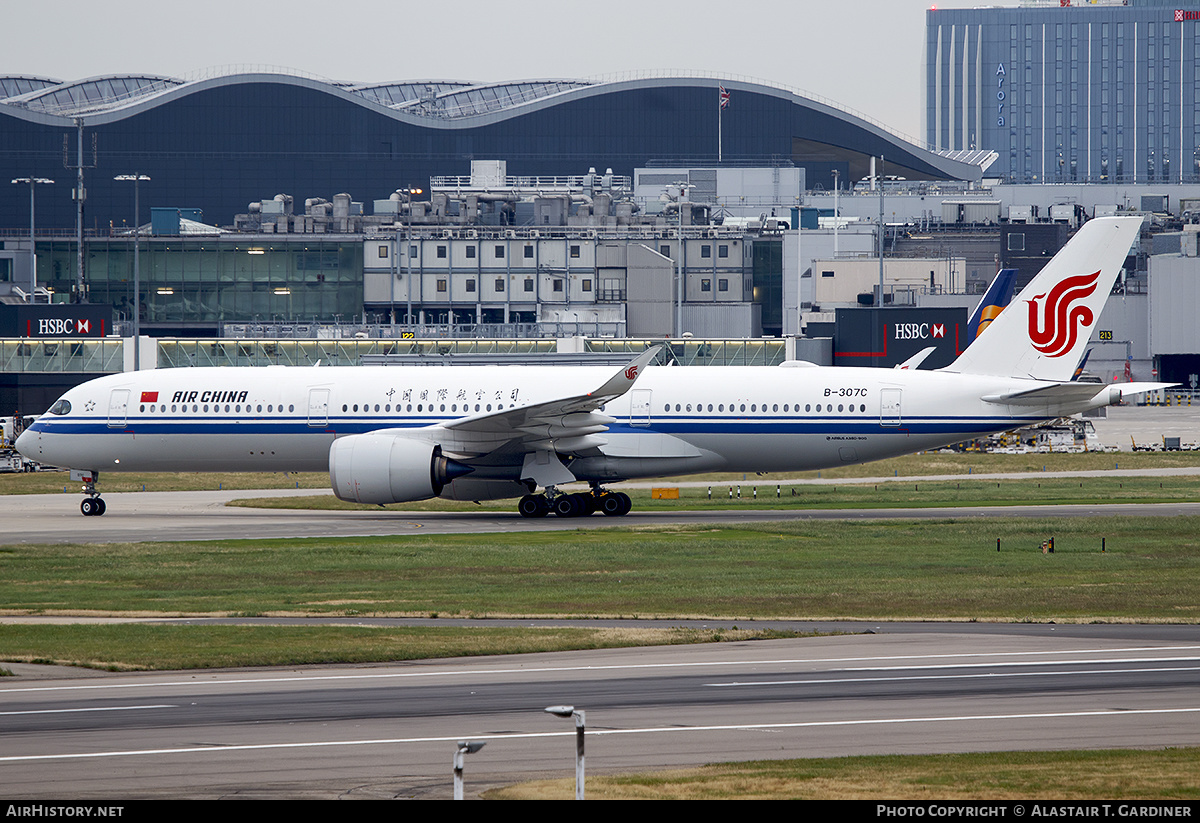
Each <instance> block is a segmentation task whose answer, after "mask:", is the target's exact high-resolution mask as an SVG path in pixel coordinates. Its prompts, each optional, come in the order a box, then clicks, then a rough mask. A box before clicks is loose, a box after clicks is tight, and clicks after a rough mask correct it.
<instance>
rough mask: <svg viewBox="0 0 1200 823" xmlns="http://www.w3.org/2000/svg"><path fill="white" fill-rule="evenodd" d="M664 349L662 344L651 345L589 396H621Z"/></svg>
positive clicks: (609, 397) (607, 397)
mask: <svg viewBox="0 0 1200 823" xmlns="http://www.w3.org/2000/svg"><path fill="white" fill-rule="evenodd" d="M661 350H662V346H651V347H650V348H648V349H646V350H645V351H644V352H642V353H641V354H639V355H638V356H637V357H635V358H633V360H631V361H630V362H629V365H627V366H623V367H622V368H621V370H620V371H618V372H617V373H616V374H614V375H613V376H612V377H610V378H609V379H608V382H606V383H605V384H604V385H603V386H601V387H600V388H598V389H596V390H595V391H593V392H590V393H589V394H588V396H589V397H597V398H600V397H603V398H605V399H607V400H611V399H612V398H614V397H620V396H621V395H623V394H624V393H625V392H627V391H629V390H630V389H631V388H633V384H634V383H635V382H637V379H638V376H639V375H640V374H641V373H642V369H644V368H645V367H646V366H648V365H649V364H650V361H651V360H653V359H654V358H655V357H657V356H658V353H659V352H660V351H661Z"/></svg>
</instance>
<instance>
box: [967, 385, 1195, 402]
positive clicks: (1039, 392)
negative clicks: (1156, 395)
mask: <svg viewBox="0 0 1200 823" xmlns="http://www.w3.org/2000/svg"><path fill="white" fill-rule="evenodd" d="M1173 385H1176V384H1174V383H1112V384H1108V385H1103V384H1100V383H1050V384H1048V385H1045V386H1039V387H1038V388H1036V389H1027V390H1025V391H1018V392H1011V393H1009V394H989V395H985V396H984V397H983V400H984V401H985V402H987V403H998V404H1001V405H1008V406H1043V405H1046V404H1052V405H1064V404H1083V405H1085V406H1090V407H1096V406H1107V405H1110V404H1112V403H1118V402H1120V401H1121V400H1122V399H1125V398H1129V397H1133V396H1134V395H1136V394H1143V393H1145V392H1148V391H1157V390H1158V389H1166V388H1169V387H1171V386H1173ZM1089 401H1093V402H1091V403H1089Z"/></svg>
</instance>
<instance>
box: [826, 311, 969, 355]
mask: <svg viewBox="0 0 1200 823" xmlns="http://www.w3.org/2000/svg"><path fill="white" fill-rule="evenodd" d="M834 311H835V320H834V323H833V326H834V328H833V364H834V365H835V366H873V367H876V368H887V369H890V368H892V367H893V366H898V365H900V364H902V363H904V362H905V361H907V360H908V359H909V358H911V357H913V356H914V355H916V354H920V353H922V352H924V350H925V349H932V350H933V351H932V352H926V353H925V354H924V355H923V357H924V360H922V361H921V366H920V367H921V368H923V369H938V368H941V367H942V366H948V365H950V364H951V363H953V362H954V358H955V357H957V356H958V354H959V350H960V349H962V348H964V347H965V345H966V344H965V340H966V337H965V332H966V328H967V310H966V309H965V308H944V307H932V306H929V307H917V306H911V307H909V306H892V307H882V308H875V307H872V308H862V309H858V308H839V309H835V310H834ZM826 333H828V332H826ZM813 336H815V335H813Z"/></svg>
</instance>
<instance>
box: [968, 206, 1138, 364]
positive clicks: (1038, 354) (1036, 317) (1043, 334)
mask: <svg viewBox="0 0 1200 823" xmlns="http://www.w3.org/2000/svg"><path fill="white" fill-rule="evenodd" d="M1141 225H1142V218H1141V217H1100V218H1097V219H1095V220H1089V221H1088V222H1087V223H1085V224H1084V225H1083V228H1081V229H1080V230H1079V231H1078V232H1077V233H1076V234H1075V236H1074V237H1073V238H1071V241H1070V242H1069V243H1067V245H1065V246H1063V247H1062V249H1061V250H1060V251H1059V252H1058V254H1056V255H1055V256H1054V258H1053V259H1052V260H1051V261H1050V262H1049V263H1047V264H1046V265H1045V267H1044V268H1043V269H1042V270H1041V272H1039V273H1038V275H1037V276H1036V277H1034V278H1033V279H1032V280H1031V281H1029V285H1027V286H1026V287H1025V288H1024V289H1023V290H1022V291H1021V293H1020V294H1019V295H1017V297H1016V299H1015V300H1014V301H1013V305H1012V306H1010V307H1009V308H1008V309H1006V310H1005V311H1003V312H1001V313H1000V315H999V316H998V317H997V318H996V319H995V320H993V321H992V323H991V325H990V326H988V328H987V334H982V335H980V336H979V337H978V338H976V339H975V340H974V341H973V342H972V343H971V345H969V346H967V350H966V351H964V352H963V353H962V354H961V355H959V357H958V359H957V360H955V361H954V362H953V363H951V364H950V365H949V366H947V367H946V368H945V371H950V372H961V373H964V374H988V375H995V376H998V377H1022V378H1033V379H1035V380H1056V381H1062V382H1066V381H1069V380H1070V379H1071V375H1072V374H1073V373H1074V371H1075V366H1076V364H1077V363H1079V359H1080V358H1081V357H1082V356H1083V352H1084V349H1085V348H1086V347H1087V344H1088V338H1089V337H1090V335H1091V332H1092V330H1093V328H1095V325H1096V322H1097V321H1098V320H1099V319H1100V312H1101V311H1102V310H1103V308H1104V303H1105V301H1106V300H1107V299H1108V295H1109V293H1110V292H1111V291H1112V287H1113V283H1114V282H1115V281H1116V278H1117V274H1118V273H1119V272H1120V271H1121V269H1122V267H1123V266H1124V263H1125V257H1126V256H1127V255H1128V254H1129V247H1130V246H1131V245H1132V244H1133V241H1134V240H1135V239H1136V238H1137V236H1138V232H1139V231H1140V229H1141Z"/></svg>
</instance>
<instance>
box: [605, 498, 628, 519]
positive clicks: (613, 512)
mask: <svg viewBox="0 0 1200 823" xmlns="http://www.w3.org/2000/svg"><path fill="white" fill-rule="evenodd" d="M600 511H602V512H604V514H605V516H607V517H620V516H621V515H623V514H625V512H626V511H627V509H626V508H625V506H624V504H623V503H622V502H621V495H620V494H619V493H617V494H606V495H604V496H603V497H601V498H600Z"/></svg>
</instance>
